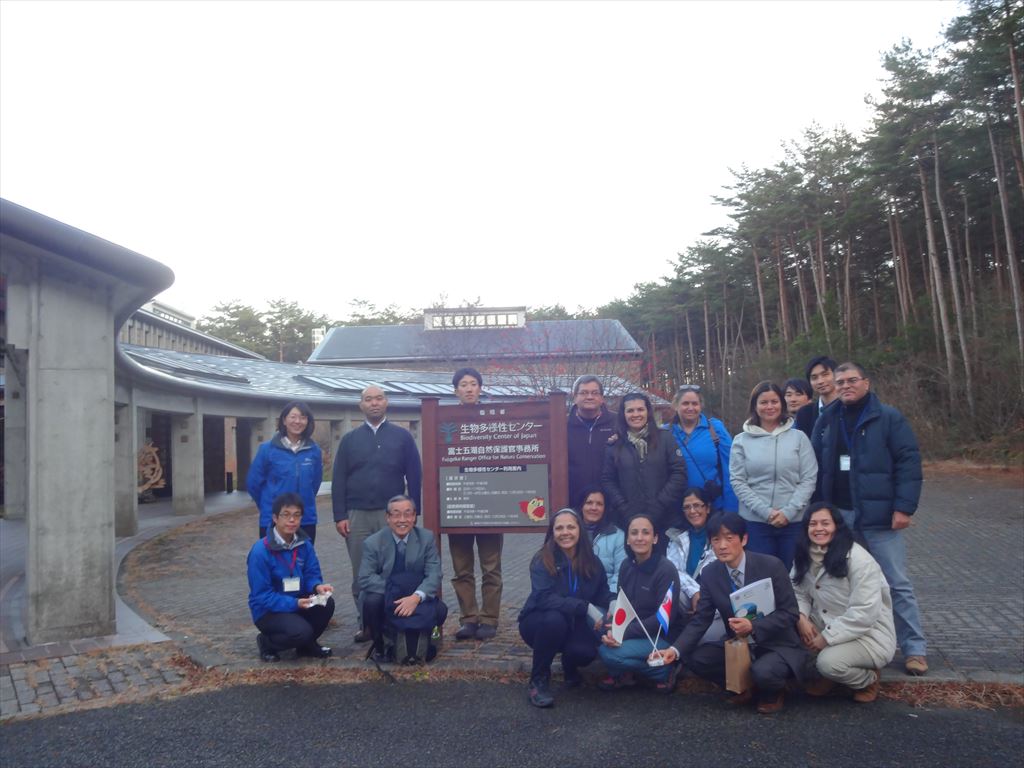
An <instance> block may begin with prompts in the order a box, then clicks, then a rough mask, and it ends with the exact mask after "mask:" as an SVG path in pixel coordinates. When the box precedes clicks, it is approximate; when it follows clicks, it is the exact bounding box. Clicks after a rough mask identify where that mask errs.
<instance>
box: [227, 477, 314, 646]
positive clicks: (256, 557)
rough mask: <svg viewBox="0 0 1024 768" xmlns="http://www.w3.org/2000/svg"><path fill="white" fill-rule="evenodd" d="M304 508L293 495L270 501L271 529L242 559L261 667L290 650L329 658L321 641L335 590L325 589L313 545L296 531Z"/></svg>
mask: <svg viewBox="0 0 1024 768" xmlns="http://www.w3.org/2000/svg"><path fill="white" fill-rule="evenodd" d="M302 505H303V503H302V497H300V496H299V495H298V494H295V493H284V494H282V495H280V496H278V497H277V498H276V499H274V503H273V506H272V507H271V519H272V521H273V525H272V526H268V528H267V533H266V535H265V536H264V537H263V538H262V539H260V540H259V541H257V542H256V543H255V544H253V545H252V549H250V550H249V557H248V558H247V559H246V565H247V567H248V576H249V611H250V613H251V614H252V621H253V624H255V625H256V628H257V629H258V630H259V631H260V633H259V635H257V636H256V645H257V647H258V648H259V651H260V658H261V659H263V661H280V660H281V657H280V656H278V654H279V653H280V652H281V651H284V650H287V649H289V648H295V649H296V651H297V652H298V654H299V655H300V656H312V657H314V658H326V657H328V656H330V655H331V649H330V648H328V647H326V646H321V645H320V643H319V637H320V635H322V634H323V632H324V630H325V629H326V628H327V623H328V622H329V621H330V620H331V616H333V615H334V598H333V597H331V593H332V592H333V591H334V588H333V587H332V586H331V585H330V584H324V580H323V576H322V575H321V573H320V561H319V560H317V557H316V551H315V550H314V549H313V543H312V542H311V541H310V540H309V537H308V536H306V534H305V532H304V531H303V530H302V529H301V528H300V525H299V523H300V521H301V520H302V519H303V514H302V513H303V510H302Z"/></svg>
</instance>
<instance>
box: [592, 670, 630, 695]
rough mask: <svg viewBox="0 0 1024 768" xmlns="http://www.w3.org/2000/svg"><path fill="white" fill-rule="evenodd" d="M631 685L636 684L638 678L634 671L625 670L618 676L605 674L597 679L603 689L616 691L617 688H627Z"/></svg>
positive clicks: (598, 684)
mask: <svg viewBox="0 0 1024 768" xmlns="http://www.w3.org/2000/svg"><path fill="white" fill-rule="evenodd" d="M631 685H636V678H635V677H634V676H633V673H632V672H624V673H623V674H621V675H619V676H618V677H615V676H614V675H605V676H604V677H602V678H601V679H600V680H598V681H597V687H598V688H600V689H601V690H602V691H614V690H615V689H617V688H627V687H628V686H631Z"/></svg>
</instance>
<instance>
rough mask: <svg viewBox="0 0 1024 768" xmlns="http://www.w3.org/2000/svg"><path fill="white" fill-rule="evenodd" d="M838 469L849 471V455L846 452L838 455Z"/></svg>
mask: <svg viewBox="0 0 1024 768" xmlns="http://www.w3.org/2000/svg"><path fill="white" fill-rule="evenodd" d="M839 471H840V472H849V471H850V457H849V456H848V455H847V454H845V453H844V454H842V455H841V456H840V457H839Z"/></svg>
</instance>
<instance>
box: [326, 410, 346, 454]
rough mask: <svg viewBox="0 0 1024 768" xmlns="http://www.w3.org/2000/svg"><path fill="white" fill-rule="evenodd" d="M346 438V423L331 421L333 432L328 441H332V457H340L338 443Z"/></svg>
mask: <svg viewBox="0 0 1024 768" xmlns="http://www.w3.org/2000/svg"><path fill="white" fill-rule="evenodd" d="M344 436H345V422H343V421H338V420H337V419H331V432H330V436H329V437H328V439H329V440H330V441H331V456H332V457H335V456H337V455H338V443H340V442H341V438H342V437H344Z"/></svg>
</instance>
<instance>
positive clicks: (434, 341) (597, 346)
mask: <svg viewBox="0 0 1024 768" xmlns="http://www.w3.org/2000/svg"><path fill="white" fill-rule="evenodd" d="M641 354H642V350H641V349H640V345H639V344H637V343H636V341H634V340H633V337H632V336H630V335H629V332H628V331H627V330H626V329H625V328H624V327H623V325H622V323H620V322H619V321H618V320H608V319H588V320H532V321H531V320H527V321H526V325H525V326H524V327H522V328H465V329H452V328H450V329H443V330H426V329H425V328H424V327H423V325H422V323H419V324H416V325H348V326H338V327H335V328H332V329H331V330H330V331H328V333H327V335H326V336H325V337H324V340H323V341H322V342H320V344H319V345H318V346H317V348H316V349H315V350H313V354H312V355H310V357H309V361H308V362H310V363H315V364H331V363H346V364H363V363H374V362H380V363H386V362H398V361H402V362H416V361H424V362H426V361H434V362H437V361H448V360H493V359H502V358H523V359H526V358H529V359H536V358H570V359H571V358H577V359H581V358H582V359H593V358H595V357H599V356H605V357H606V356H609V355H613V356H619V357H630V358H631V357H639V356H640V355H641Z"/></svg>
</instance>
